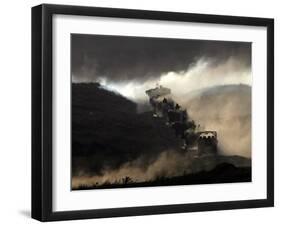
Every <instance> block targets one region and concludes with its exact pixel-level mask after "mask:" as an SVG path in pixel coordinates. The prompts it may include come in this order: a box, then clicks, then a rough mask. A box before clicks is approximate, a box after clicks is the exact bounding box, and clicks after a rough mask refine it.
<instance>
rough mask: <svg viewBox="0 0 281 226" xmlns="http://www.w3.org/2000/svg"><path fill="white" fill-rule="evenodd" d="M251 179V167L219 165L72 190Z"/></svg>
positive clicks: (83, 186) (126, 179)
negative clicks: (146, 179) (137, 180)
mask: <svg viewBox="0 0 281 226" xmlns="http://www.w3.org/2000/svg"><path fill="white" fill-rule="evenodd" d="M251 178H252V172H251V167H236V166H234V165H232V164H229V163H221V164H219V165H217V166H216V167H215V168H214V169H213V170H210V171H201V172H199V173H195V174H187V175H183V176H178V177H173V178H166V177H159V178H156V179H155V180H153V181H146V182H134V181H132V180H131V178H129V177H124V178H123V180H122V183H109V182H108V183H104V184H101V185H98V184H93V185H81V186H80V187H77V188H74V189H73V190H88V189H101V188H102V189H108V188H130V187H151V186H169V185H192V184H214V183H234V182H251Z"/></svg>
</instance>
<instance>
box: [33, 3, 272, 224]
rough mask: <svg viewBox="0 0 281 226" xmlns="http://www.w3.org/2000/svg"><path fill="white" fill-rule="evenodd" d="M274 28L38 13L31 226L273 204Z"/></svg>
mask: <svg viewBox="0 0 281 226" xmlns="http://www.w3.org/2000/svg"><path fill="white" fill-rule="evenodd" d="M273 38H274V21H273V19H268V18H252V17H236V16H218V15H202V14H189V13H176V12H160V11H144V10H131V9H130V10H129V9H113V8H96V7H82V6H64V5H46V4H43V5H39V6H35V7H33V8H32V217H33V218H35V219H37V220H40V221H55V220H71V219H85V218H102V217H120V216H134V215H147V214H166V213H179V212H191V211H210V210H226V209H241V208H256V207H270V206H273V205H274V184H273V183H274V179H273V178H274V174H273V173H274V165H273V164H274V161H273V155H274V90H273V89H274V77H273V76H274V75H273V74H274V40H273Z"/></svg>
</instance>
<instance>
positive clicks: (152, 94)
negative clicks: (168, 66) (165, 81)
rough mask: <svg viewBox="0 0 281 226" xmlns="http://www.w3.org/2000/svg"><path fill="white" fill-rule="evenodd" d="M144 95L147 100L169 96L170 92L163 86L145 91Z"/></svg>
mask: <svg viewBox="0 0 281 226" xmlns="http://www.w3.org/2000/svg"><path fill="white" fill-rule="evenodd" d="M145 93H146V94H147V95H148V96H149V98H158V97H161V96H166V95H169V94H170V93H171V90H170V89H169V88H165V87H163V86H157V87H156V88H153V89H149V90H146V91H145Z"/></svg>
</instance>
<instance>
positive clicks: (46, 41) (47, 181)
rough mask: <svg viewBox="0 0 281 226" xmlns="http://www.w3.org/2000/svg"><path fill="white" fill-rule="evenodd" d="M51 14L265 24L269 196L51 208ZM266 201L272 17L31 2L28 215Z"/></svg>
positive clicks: (77, 215) (270, 142) (270, 141)
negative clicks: (29, 194) (253, 198)
mask: <svg viewBox="0 0 281 226" xmlns="http://www.w3.org/2000/svg"><path fill="white" fill-rule="evenodd" d="M55 14H63V15H82V16H98V17H113V18H128V19H129V18H134V19H147V20H162V21H182V22H196V23H212V24H228V25H229V24H230V25H231V24H233V25H247V26H262V27H266V28H267V198H266V199H257V200H246V201H244V200H241V201H225V202H209V203H195V204H188V203H187V204H171V205H160V206H143V207H129V208H111V209H93V210H81V211H80V210H73V211H63V212H54V211H53V210H52V198H53V196H52V123H53V121H52V110H53V106H52V104H53V103H52V98H53V94H52V81H53V79H52V17H53V15H55ZM270 206H274V20H273V19H268V18H253V17H237V16H221V15H203V14H190V13H176V12H160V11H144V10H131V9H117V8H96V7H83V6H66V5H49V4H43V5H39V6H35V7H33V8H32V218H34V219H37V220H40V221H57V220H73V219H86V218H104V217H121V216H135V215H149V214H167V213H180V212H195V211H210V210H228V209H243V208H257V207H270Z"/></svg>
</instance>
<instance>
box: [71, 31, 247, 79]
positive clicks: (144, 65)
mask: <svg viewBox="0 0 281 226" xmlns="http://www.w3.org/2000/svg"><path fill="white" fill-rule="evenodd" d="M71 47H72V48H71V51H72V54H71V60H72V64H71V65H72V80H73V82H93V81H97V80H98V81H100V80H103V81H106V82H107V83H114V84H116V83H117V84H118V83H119V84H120V83H122V84H124V83H127V82H135V83H143V82H144V81H148V80H153V81H155V80H159V79H161V77H163V76H165V75H167V74H168V73H170V74H171V73H174V75H175V74H178V75H180V76H181V77H183V76H184V75H186V73H187V72H188V71H189V70H190V69H194V66H200V67H201V69H202V67H208V68H210V67H211V68H217V67H221V66H222V65H224V64H228V65H227V66H228V67H230V68H229V70H231V71H232V72H233V71H234V70H238V71H243V72H244V71H248V70H250V66H251V43H247V42H225V41H206V40H186V39H168V38H143V37H125V36H104V35H85V34H72V36H71ZM198 63H201V64H200V65H199V64H198ZM233 67H235V68H233ZM219 70H223V72H225V74H227V73H228V72H229V70H228V69H227V68H219ZM239 74H240V75H241V76H243V74H241V73H239ZM243 79H245V78H241V80H243Z"/></svg>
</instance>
